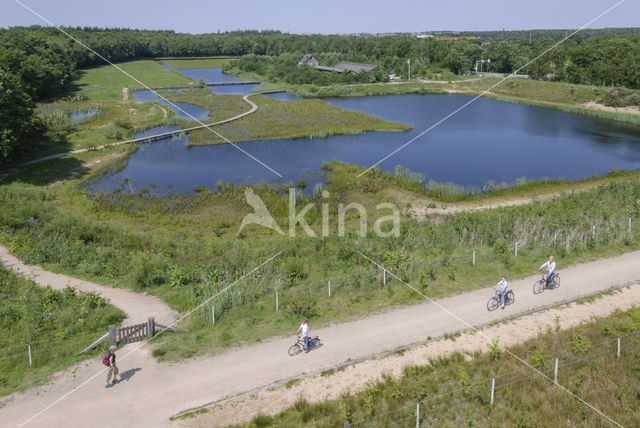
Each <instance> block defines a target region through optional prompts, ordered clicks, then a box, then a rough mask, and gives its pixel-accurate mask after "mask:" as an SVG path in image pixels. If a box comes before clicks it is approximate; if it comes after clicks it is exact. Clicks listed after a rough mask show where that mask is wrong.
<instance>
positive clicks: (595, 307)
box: [173, 285, 640, 428]
mask: <svg viewBox="0 0 640 428" xmlns="http://www.w3.org/2000/svg"><path fill="white" fill-rule="evenodd" d="M637 304H640V286H639V285H634V286H630V287H627V288H625V289H623V290H621V291H618V292H615V293H613V294H612V295H605V296H602V297H600V298H598V299H597V300H596V301H595V302H592V303H583V304H578V303H571V304H569V305H564V306H562V307H559V308H555V309H550V310H546V311H541V312H538V313H535V314H531V315H526V316H523V317H521V318H518V319H516V320H512V321H506V322H503V323H500V324H498V325H495V326H491V327H487V328H484V329H482V330H481V331H482V334H479V333H477V332H476V333H465V334H462V335H461V336H460V337H459V338H457V339H456V340H455V341H452V340H439V341H436V342H431V343H428V344H426V345H420V346H417V347H415V348H412V349H410V350H407V351H406V352H404V354H403V355H398V354H393V355H391V356H387V357H384V358H379V359H375V360H369V361H365V362H363V363H360V364H356V365H353V366H349V367H347V368H345V369H343V370H340V371H336V373H335V374H333V375H330V376H321V375H320V376H314V377H311V378H307V379H303V380H301V381H300V382H298V383H296V384H295V385H293V386H291V387H289V388H287V387H285V386H280V387H278V388H275V389H271V390H265V391H262V392H259V393H256V394H253V395H251V396H249V397H246V398H243V399H240V400H236V401H233V402H230V403H228V404H224V405H220V406H216V407H214V408H213V409H212V410H211V411H210V412H208V413H205V414H201V415H199V416H197V417H195V418H189V419H181V420H177V421H175V422H173V425H174V426H177V427H190V428H191V427H211V426H224V425H228V424H238V423H242V422H245V421H247V420H250V419H251V418H252V417H254V416H256V415H257V414H259V413H261V414H265V415H275V414H277V413H279V412H281V411H283V410H285V409H286V408H287V407H290V406H292V405H293V404H294V402H295V401H296V400H298V399H301V398H303V399H305V400H307V401H309V402H312V403H315V402H319V401H324V400H330V399H335V398H339V397H340V395H341V394H343V393H347V392H352V393H353V392H357V391H360V390H362V389H364V388H365V387H366V386H367V383H369V382H375V381H377V380H380V379H381V377H382V375H383V374H391V375H393V376H396V377H397V376H400V375H401V374H402V371H403V369H404V367H406V366H411V365H420V364H422V365H424V364H428V363H429V361H430V360H431V359H435V358H440V357H446V356H448V355H451V354H452V353H455V352H461V353H465V354H472V353H474V352H477V351H480V352H486V351H487V349H488V348H487V345H488V342H489V341H488V340H487V337H490V338H497V339H498V340H499V343H500V344H501V345H503V346H513V345H516V344H518V343H521V342H524V341H526V340H529V339H533V338H535V337H536V336H537V335H538V334H539V333H541V332H544V331H546V329H547V327H550V328H553V329H555V328H556V325H560V328H562V329H568V328H571V327H574V326H576V325H578V324H580V323H583V322H588V321H590V320H591V319H592V318H595V317H604V316H608V315H610V314H612V313H613V312H615V311H616V310H627V309H629V308H631V307H632V306H633V305H637Z"/></svg>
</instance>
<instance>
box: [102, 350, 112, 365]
mask: <svg viewBox="0 0 640 428" xmlns="http://www.w3.org/2000/svg"><path fill="white" fill-rule="evenodd" d="M110 360H111V352H107V353H106V354H104V357H102V364H104V365H105V366H109V365H111V361H110Z"/></svg>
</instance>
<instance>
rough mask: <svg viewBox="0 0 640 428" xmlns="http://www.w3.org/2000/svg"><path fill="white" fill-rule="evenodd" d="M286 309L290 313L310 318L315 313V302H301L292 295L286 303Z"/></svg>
mask: <svg viewBox="0 0 640 428" xmlns="http://www.w3.org/2000/svg"><path fill="white" fill-rule="evenodd" d="M287 310H288V311H289V312H291V313H292V314H295V315H299V316H304V317H307V318H311V317H313V316H314V315H315V314H316V310H315V304H314V303H313V302H309V301H307V302H302V301H300V300H298V299H297V298H296V297H294V298H293V299H292V300H291V302H290V303H289V304H288V305H287Z"/></svg>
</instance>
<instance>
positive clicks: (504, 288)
mask: <svg viewBox="0 0 640 428" xmlns="http://www.w3.org/2000/svg"><path fill="white" fill-rule="evenodd" d="M493 289H494V290H496V292H497V293H498V295H499V296H500V305H501V306H502V309H504V299H505V297H506V295H507V293H508V292H509V283H508V282H507V277H506V276H503V277H502V279H501V280H500V282H499V283H498V284H496V286H495V287H493Z"/></svg>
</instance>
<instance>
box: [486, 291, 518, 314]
mask: <svg viewBox="0 0 640 428" xmlns="http://www.w3.org/2000/svg"><path fill="white" fill-rule="evenodd" d="M515 301H516V298H515V296H514V294H513V290H509V291H507V294H506V295H505V296H504V305H505V306H507V305H510V304H512V303H513V302H515ZM499 306H500V294H499V293H498V291H497V290H496V294H495V295H494V296H493V297H492V298H490V299H489V301H488V302H487V310H488V311H495V310H496V309H498V307H499Z"/></svg>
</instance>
